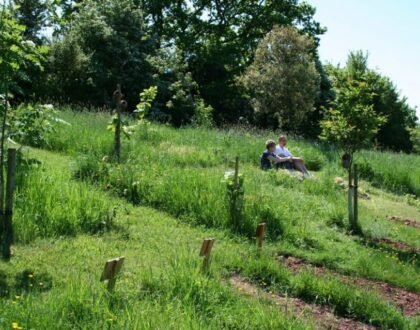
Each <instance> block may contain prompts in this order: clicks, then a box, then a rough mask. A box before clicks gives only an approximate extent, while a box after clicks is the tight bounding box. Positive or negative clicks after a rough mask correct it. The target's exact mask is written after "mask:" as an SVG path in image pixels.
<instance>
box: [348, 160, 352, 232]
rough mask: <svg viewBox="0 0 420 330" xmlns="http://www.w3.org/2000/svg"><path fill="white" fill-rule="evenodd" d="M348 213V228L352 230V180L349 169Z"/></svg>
mask: <svg viewBox="0 0 420 330" xmlns="http://www.w3.org/2000/svg"><path fill="white" fill-rule="evenodd" d="M348 212H349V225H350V228H353V178H352V170H351V167H350V168H349V191H348Z"/></svg>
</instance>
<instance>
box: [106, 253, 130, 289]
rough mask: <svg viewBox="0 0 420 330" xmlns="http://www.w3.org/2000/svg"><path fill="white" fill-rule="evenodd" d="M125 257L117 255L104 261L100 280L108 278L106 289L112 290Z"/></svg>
mask: <svg viewBox="0 0 420 330" xmlns="http://www.w3.org/2000/svg"><path fill="white" fill-rule="evenodd" d="M124 260H125V257H119V258H115V259H110V260H108V261H107V262H106V263H105V267H104V271H103V272H102V275H101V279H100V281H101V282H103V281H106V280H108V291H109V292H112V290H114V287H115V283H116V281H117V275H118V273H119V272H120V270H121V268H122V266H123V264H124Z"/></svg>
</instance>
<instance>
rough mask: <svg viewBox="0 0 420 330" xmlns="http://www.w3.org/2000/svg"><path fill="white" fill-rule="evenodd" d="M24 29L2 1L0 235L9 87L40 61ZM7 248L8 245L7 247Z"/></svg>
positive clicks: (3, 224)
mask: <svg viewBox="0 0 420 330" xmlns="http://www.w3.org/2000/svg"><path fill="white" fill-rule="evenodd" d="M24 31H25V27H24V26H22V25H20V24H19V23H18V22H17V21H16V19H15V18H14V17H13V12H12V10H11V8H9V7H8V6H6V4H3V6H2V7H1V11H0V50H1V51H0V72H1V75H0V96H1V99H0V118H1V119H0V120H1V123H0V125H1V126H0V134H1V136H0V238H2V237H1V236H2V235H3V230H4V228H3V227H5V226H6V225H5V223H6V222H5V220H4V215H5V213H4V211H5V209H4V202H5V200H4V184H5V178H4V165H5V164H4V161H5V148H6V146H5V141H6V140H7V138H8V136H9V134H10V125H11V123H10V122H9V119H10V118H9V97H10V91H11V89H12V87H13V86H14V84H15V80H16V78H17V77H18V76H19V74H20V70H22V69H23V68H25V67H27V66H28V65H30V64H37V65H39V63H40V60H39V59H40V52H39V49H38V48H37V47H36V46H35V44H34V43H33V42H32V41H27V40H25V38H24ZM9 240H10V237H9V238H7V240H4V241H5V242H6V241H7V242H6V243H7V244H8V242H9ZM7 244H6V245H7ZM6 245H5V246H6ZM8 249H9V247H8V246H7V249H6V250H8ZM6 250H5V251H6ZM5 255H6V254H5Z"/></svg>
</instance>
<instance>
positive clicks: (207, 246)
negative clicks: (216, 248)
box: [200, 238, 215, 273]
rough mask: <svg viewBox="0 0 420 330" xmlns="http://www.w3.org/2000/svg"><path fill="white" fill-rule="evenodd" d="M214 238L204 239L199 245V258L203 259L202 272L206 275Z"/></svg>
mask: <svg viewBox="0 0 420 330" xmlns="http://www.w3.org/2000/svg"><path fill="white" fill-rule="evenodd" d="M214 241H215V239H214V238H206V239H205V240H204V241H203V244H202V245H201V250H200V257H204V260H203V272H205V273H207V272H208V270H209V267H210V258H211V256H210V255H211V250H212V248H213V245H214Z"/></svg>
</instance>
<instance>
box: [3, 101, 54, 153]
mask: <svg viewBox="0 0 420 330" xmlns="http://www.w3.org/2000/svg"><path fill="white" fill-rule="evenodd" d="M11 117H12V118H11V119H10V125H11V128H10V134H9V135H10V138H11V139H12V140H15V141H17V142H19V143H22V144H25V145H30V146H33V147H45V146H46V145H47V135H48V134H53V133H54V132H55V130H54V124H55V123H56V122H62V121H60V120H59V119H58V118H57V117H56V111H55V110H54V108H53V106H52V105H40V104H35V105H31V104H20V105H19V106H18V107H17V108H16V109H14V110H13V112H12V114H11Z"/></svg>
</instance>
